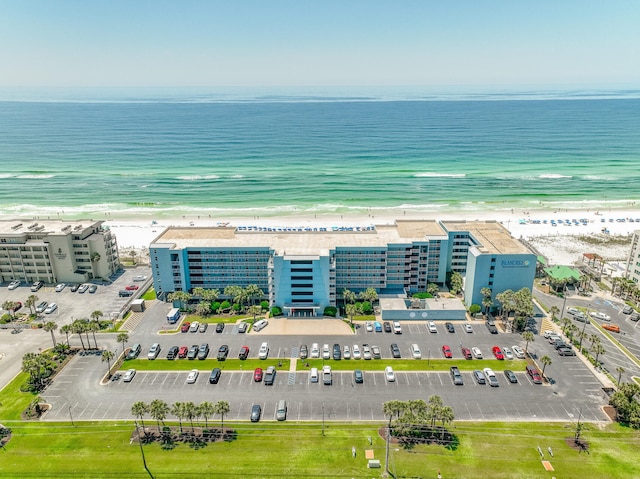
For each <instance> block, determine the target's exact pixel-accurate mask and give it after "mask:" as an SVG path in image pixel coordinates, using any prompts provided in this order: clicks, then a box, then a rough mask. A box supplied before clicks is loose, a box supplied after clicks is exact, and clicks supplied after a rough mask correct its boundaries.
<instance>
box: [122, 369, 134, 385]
mask: <svg viewBox="0 0 640 479" xmlns="http://www.w3.org/2000/svg"><path fill="white" fill-rule="evenodd" d="M135 375H136V370H135V369H127V372H126V373H124V375H123V376H122V380H123V381H124V382H125V383H130V382H131V380H132V379H133V377H134V376H135Z"/></svg>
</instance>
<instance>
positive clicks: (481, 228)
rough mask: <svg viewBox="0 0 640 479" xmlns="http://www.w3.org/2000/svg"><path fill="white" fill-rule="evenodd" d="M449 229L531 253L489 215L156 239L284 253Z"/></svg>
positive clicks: (187, 233) (188, 232)
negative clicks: (467, 219) (460, 219)
mask: <svg viewBox="0 0 640 479" xmlns="http://www.w3.org/2000/svg"><path fill="white" fill-rule="evenodd" d="M447 231H468V232H469V233H471V234H472V235H473V236H474V238H476V240H477V241H478V242H479V243H480V244H481V246H480V247H479V248H480V250H481V251H483V252H487V253H529V250H528V249H527V248H526V247H525V246H524V245H522V244H521V243H520V242H519V241H517V240H515V239H514V238H512V237H511V235H510V234H509V232H508V231H507V229H506V228H504V227H503V226H502V225H501V224H500V223H497V222H493V221H489V222H483V221H472V222H455V221H448V222H438V221H435V220H422V221H421V220H398V221H396V222H395V224H392V225H389V224H387V225H371V226H365V227H361V226H357V227H349V228H347V227H339V228H338V227H325V228H321V227H311V228H310V227H305V228H292V227H265V226H261V227H255V226H250V227H246V226H239V227H235V226H217V227H214V226H212V227H196V226H172V227H169V228H167V229H165V230H164V231H163V232H162V233H161V234H160V235H159V236H158V237H157V238H155V239H154V240H153V241H152V242H151V247H153V245H161V244H165V245H175V247H176V248H179V249H182V248H198V247H200V248H204V247H220V248H264V247H269V248H272V249H274V250H275V251H276V252H277V253H278V254H281V255H286V254H290V255H317V254H326V253H328V251H329V250H331V249H334V248H336V247H354V248H367V247H371V248H384V247H386V246H387V245H388V244H403V243H412V242H420V241H429V240H444V239H447Z"/></svg>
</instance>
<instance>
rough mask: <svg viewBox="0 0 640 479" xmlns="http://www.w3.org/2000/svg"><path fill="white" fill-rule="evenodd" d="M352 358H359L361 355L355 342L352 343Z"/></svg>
mask: <svg viewBox="0 0 640 479" xmlns="http://www.w3.org/2000/svg"><path fill="white" fill-rule="evenodd" d="M352 354H353V359H360V358H361V357H362V355H361V353H360V347H359V346H358V345H357V344H354V345H353V353H352Z"/></svg>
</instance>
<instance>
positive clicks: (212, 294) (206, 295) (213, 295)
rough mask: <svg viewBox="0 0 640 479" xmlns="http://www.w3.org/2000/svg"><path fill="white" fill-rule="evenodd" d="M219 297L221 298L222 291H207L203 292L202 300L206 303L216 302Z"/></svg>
mask: <svg viewBox="0 0 640 479" xmlns="http://www.w3.org/2000/svg"><path fill="white" fill-rule="evenodd" d="M218 296H220V291H219V290H217V289H205V290H204V291H203V292H202V299H204V300H205V301H212V302H213V301H216V300H217V299H218Z"/></svg>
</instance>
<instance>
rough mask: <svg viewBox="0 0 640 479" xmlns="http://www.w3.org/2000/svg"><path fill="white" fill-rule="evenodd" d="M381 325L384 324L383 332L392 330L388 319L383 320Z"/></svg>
mask: <svg viewBox="0 0 640 479" xmlns="http://www.w3.org/2000/svg"><path fill="white" fill-rule="evenodd" d="M382 325H383V326H384V332H385V333H390V332H391V331H392V330H391V323H390V322H389V321H385V322H384V323H383V324H382Z"/></svg>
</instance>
